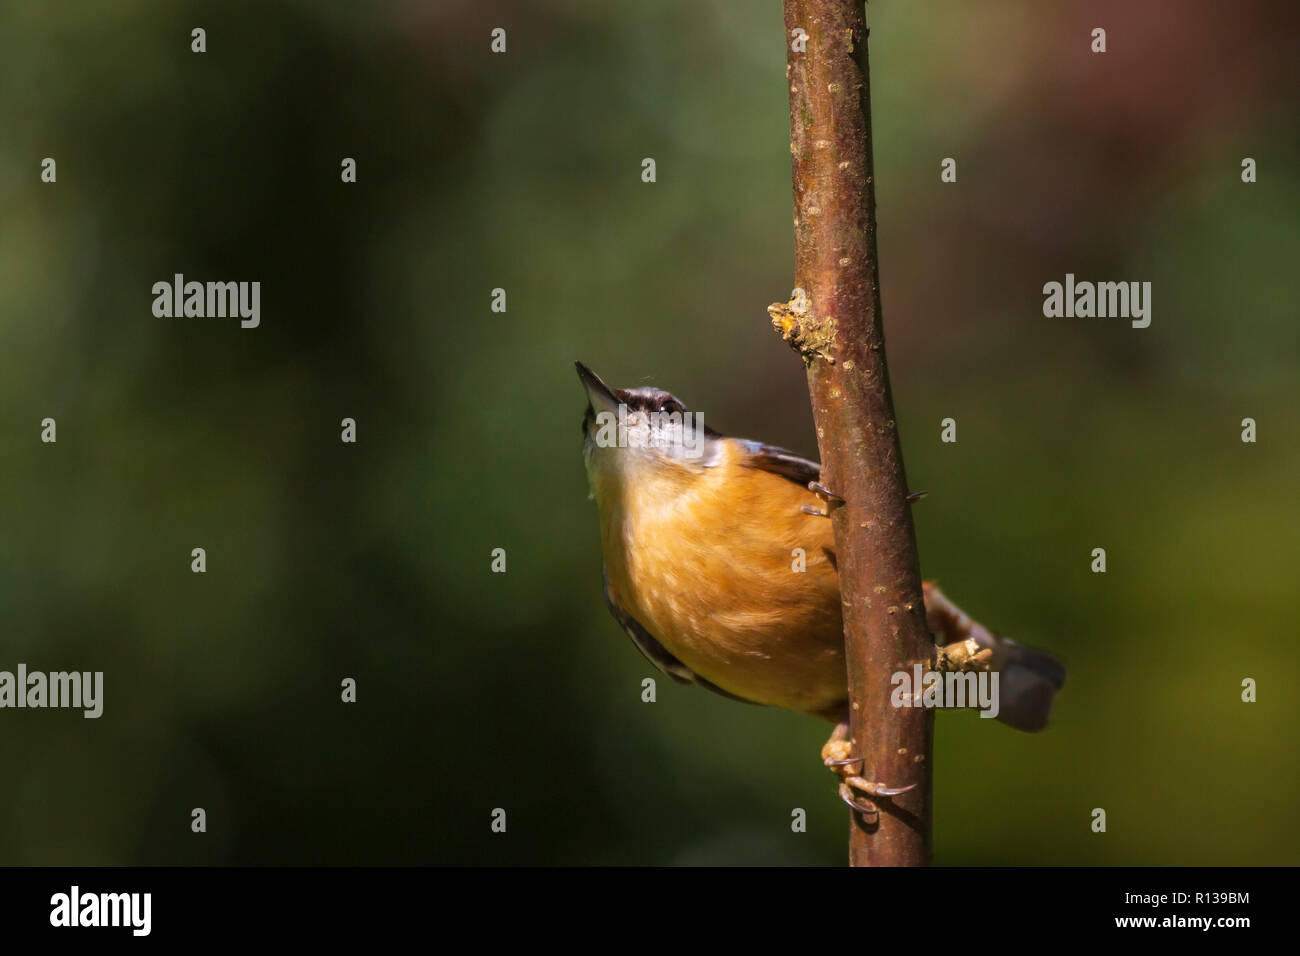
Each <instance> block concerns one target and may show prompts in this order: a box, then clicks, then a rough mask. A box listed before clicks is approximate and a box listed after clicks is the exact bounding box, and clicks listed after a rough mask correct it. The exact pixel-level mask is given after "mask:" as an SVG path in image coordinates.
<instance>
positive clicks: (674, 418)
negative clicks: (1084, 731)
mask: <svg viewBox="0 0 1300 956" xmlns="http://www.w3.org/2000/svg"><path fill="white" fill-rule="evenodd" d="M576 364H577V369H578V377H579V378H580V379H581V380H582V384H583V386H584V387H585V388H586V391H587V398H588V401H589V403H588V406H587V411H586V416H585V418H584V419H583V425H582V430H583V437H584V439H585V445H584V450H583V451H584V458H585V460H586V466H587V476H588V479H589V480H590V483H591V491H592V495H593V497H594V498H595V499H596V505H597V508H598V510H599V512H600V540H601V549H602V552H603V555H604V572H605V574H604V577H605V599H606V601H607V602H608V604H609V609H610V611H611V612H612V613H613V615H614V617H615V618H616V619H617V620H618V622H619V623H620V624H621V625H622V626H623V628H624V630H626V631H627V633H628V634H629V635H630V636H631V638H632V640H633V641H634V642H635V643H636V645H637V647H638V648H640V650H641V652H642V653H643V654H644V655H645V656H646V657H647V658H649V659H650V661H651V662H652V663H653V664H654V665H655V666H656V667H658V668H659V669H660V670H661V671H663V672H664V673H666V674H668V675H670V676H671V677H673V678H674V679H676V680H678V681H681V682H684V683H693V684H699V685H700V686H703V687H707V688H708V689H709V690H713V691H716V692H718V693H720V694H723V695H724V696H726V697H731V698H733V699H736V700H741V701H748V702H751V703H757V704H771V705H774V706H777V707H784V708H786V709H787V710H793V711H798V712H800V713H805V714H813V715H816V716H818V717H822V718H825V719H827V720H830V721H832V722H835V723H837V724H839V726H837V728H836V731H835V733H834V734H832V737H831V740H830V741H828V743H827V745H826V747H825V748H824V749H823V760H824V762H825V763H826V764H827V766H830V767H832V768H833V769H835V770H836V771H837V772H838V773H839V774H840V776H841V777H842V778H843V779H844V781H845V784H843V785H841V795H842V796H844V798H845V800H846V802H848V803H850V804H851V805H853V806H855V807H857V808H858V809H860V810H864V811H867V812H870V811H871V810H873V809H874V808H873V807H872V806H871V804H870V803H869V802H866V803H865V805H864V802H863V801H861V800H855V799H854V793H853V791H858V792H861V793H864V794H866V795H868V796H889V795H892V794H894V793H900V792H902V790H900V789H889V788H886V787H884V786H883V785H876V784H872V783H870V782H869V781H867V780H865V779H864V778H863V777H862V776H859V775H858V774H857V773H855V772H853V767H854V766H855V765H856V764H858V763H860V761H859V760H855V759H854V758H852V757H851V756H850V754H849V751H850V747H849V744H848V737H847V724H846V723H845V721H846V720H847V708H848V691H847V675H846V672H845V667H844V633H843V624H842V620H841V614H840V584H839V576H838V574H837V571H836V564H835V539H834V535H833V533H832V530H831V522H830V521H828V520H826V515H827V513H828V512H829V510H830V508H831V507H832V506H833V505H834V504H835V503H837V501H838V500H839V499H838V498H837V496H836V495H834V493H833V492H831V491H829V490H828V489H826V488H824V487H823V486H822V485H821V483H820V482H821V466H820V465H819V464H817V463H816V462H814V461H809V460H808V459H806V458H801V457H799V456H798V455H795V454H794V453H792V452H789V451H786V450H785V449H783V448H777V447H775V446H772V445H767V444H764V443H762V442H757V441H748V440H745V439H740V438H728V437H727V436H725V435H722V434H719V433H718V432H716V431H714V430H713V429H712V428H709V427H707V426H705V425H704V423H703V420H702V417H701V416H698V415H696V414H694V413H692V412H690V411H688V410H687V409H686V407H685V406H684V405H683V404H682V403H681V402H680V401H679V400H678V399H677V398H675V397H674V396H673V395H671V394H669V393H668V392H665V391H663V390H662V389H658V388H629V389H612V388H609V387H608V386H607V385H605V383H604V382H602V381H601V380H600V379H599V378H598V377H597V376H596V375H595V374H594V373H593V372H592V371H591V370H590V369H588V368H586V367H585V366H584V365H582V364H581V363H576ZM797 549H802V550H801V551H799V550H797ZM799 554H802V555H803V556H804V557H803V567H802V568H801V569H800V570H802V573H795V571H794V567H795V565H794V562H793V561H792V556H797V555H799ZM924 590H925V606H926V620H927V624H928V626H929V629H930V630H931V632H932V633H935V634H937V635H941V636H942V639H943V640H942V642H941V644H940V645H939V646H937V647H936V650H935V661H934V663H935V665H936V666H937V667H939V668H941V669H948V670H955V671H967V672H971V671H985V672H989V673H996V674H997V675H998V677H999V678H1000V680H999V683H998V685H997V686H998V693H999V697H1000V701H999V705H998V713H997V717H998V719H999V720H1001V721H1003V722H1004V723H1007V724H1010V725H1011V726H1013V727H1016V728H1019V729H1021V730H1031V731H1032V730H1040V729H1042V728H1043V727H1044V726H1045V725H1046V723H1047V717H1048V712H1049V710H1050V707H1051V702H1052V697H1053V695H1054V694H1055V693H1056V691H1057V690H1059V689H1060V687H1061V686H1062V684H1063V683H1064V680H1065V670H1064V668H1063V667H1062V666H1061V664H1060V663H1059V662H1057V661H1056V660H1055V659H1054V658H1052V657H1050V656H1048V655H1047V654H1044V653H1042V652H1041V651H1036V650H1033V649H1032V648H1028V647H1025V646H1023V645H1020V644H1017V643H1015V642H1014V641H1011V640H1009V639H1007V638H1003V637H997V636H995V635H993V634H992V633H990V632H989V631H988V630H987V629H985V628H984V627H983V626H982V625H980V624H978V623H977V622H975V621H973V620H972V619H971V618H970V617H968V616H967V615H966V614H965V613H964V612H962V611H961V610H960V609H959V608H958V607H957V606H956V605H954V604H952V602H951V601H949V600H948V599H947V597H945V596H944V594H943V593H942V592H941V591H939V589H938V588H937V587H935V586H934V585H933V584H932V583H931V582H926V583H925V585H924ZM849 787H852V788H853V790H850V789H848V788H849ZM903 789H908V788H903Z"/></svg>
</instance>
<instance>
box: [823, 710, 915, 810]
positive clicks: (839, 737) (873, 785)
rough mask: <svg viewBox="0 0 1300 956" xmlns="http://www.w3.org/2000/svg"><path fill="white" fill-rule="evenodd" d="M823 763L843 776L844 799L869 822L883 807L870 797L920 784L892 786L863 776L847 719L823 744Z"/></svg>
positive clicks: (889, 795)
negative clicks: (850, 736)
mask: <svg viewBox="0 0 1300 956" xmlns="http://www.w3.org/2000/svg"><path fill="white" fill-rule="evenodd" d="M822 763H824V764H825V765H826V766H827V767H829V768H830V769H831V770H833V771H835V773H836V774H837V775H838V776H839V778H840V799H841V800H843V801H844V802H845V803H847V804H848V805H849V806H850V807H852V808H853V809H854V810H857V811H858V812H859V813H861V814H862V816H863V819H864V820H865V821H866V822H867V823H873V822H875V819H876V818H877V817H878V816H879V814H880V808H879V807H877V806H876V805H875V804H874V803H873V802H872V800H871V799H870V798H873V797H874V798H879V797H895V796H898V794H900V793H907V791H909V790H911V789H912V788H913V787H915V786H916V784H914V783H913V784H909V785H908V786H906V787H890V786H888V785H886V784H884V783H880V782H877V781H871V780H868V779H867V778H866V777H864V776H862V775H861V774H862V771H863V766H862V758H861V757H855V756H853V741H852V740H850V739H849V725H848V723H847V722H846V721H845V722H841V723H839V724H838V725H836V727H835V730H834V731H832V732H831V736H830V739H829V740H827V741H826V744H825V746H823V747H822ZM863 795H865V796H863Z"/></svg>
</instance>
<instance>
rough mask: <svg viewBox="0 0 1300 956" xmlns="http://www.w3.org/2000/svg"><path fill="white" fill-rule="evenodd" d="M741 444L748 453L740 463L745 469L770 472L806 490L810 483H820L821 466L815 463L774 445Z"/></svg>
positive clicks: (751, 442) (749, 442)
mask: <svg viewBox="0 0 1300 956" xmlns="http://www.w3.org/2000/svg"><path fill="white" fill-rule="evenodd" d="M741 444H742V445H743V446H744V447H745V451H746V452H748V455H747V456H746V458H745V460H744V461H743V462H742V464H743V465H744V466H745V467H746V468H757V469H759V470H760V471H770V472H771V473H772V474H774V475H780V476H781V477H782V478H786V479H789V480H790V481H793V482H794V483H795V484H797V485H799V486H801V487H803V488H807V487H808V482H810V481H821V477H822V466H821V465H819V464H818V463H817V462H815V461H809V460H808V459H807V458H801V457H800V456H798V455H796V454H795V453H794V452H792V451H788V450H787V449H785V448H778V447H777V446H776V445H765V444H763V443H762V442H757V441H742V442H741Z"/></svg>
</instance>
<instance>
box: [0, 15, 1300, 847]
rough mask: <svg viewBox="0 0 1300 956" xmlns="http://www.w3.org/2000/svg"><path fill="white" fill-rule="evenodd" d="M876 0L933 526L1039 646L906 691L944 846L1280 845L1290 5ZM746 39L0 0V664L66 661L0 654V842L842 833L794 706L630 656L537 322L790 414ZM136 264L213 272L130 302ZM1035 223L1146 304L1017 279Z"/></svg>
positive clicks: (617, 24)
mask: <svg viewBox="0 0 1300 956" xmlns="http://www.w3.org/2000/svg"><path fill="white" fill-rule="evenodd" d="M869 19H870V23H871V27H872V38H871V73H872V85H873V104H874V126H875V135H876V139H875V158H876V176H877V184H878V199H879V226H880V242H881V276H882V282H883V298H884V308H885V321H886V330H887V335H888V343H889V357H890V361H891V369H892V377H893V384H894V392H895V400H896V403H897V406H898V414H899V420H900V426H901V429H902V437H903V443H904V451H905V455H906V462H907V468H908V474H909V479H910V482H911V485H912V487H915V488H924V489H927V490H928V491H929V492H930V496H929V498H928V499H927V500H926V501H925V502H924V504H922V505H921V506H919V508H918V511H917V517H918V522H919V536H920V547H921V555H922V564H923V569H924V572H925V574H926V576H927V577H930V578H935V579H937V580H939V581H940V582H941V583H942V584H943V586H944V588H945V590H947V591H948V593H949V594H951V595H952V596H953V597H954V598H955V599H956V600H958V601H959V602H961V603H962V604H963V605H964V606H965V607H966V608H967V609H968V610H970V611H971V612H972V613H973V614H975V615H976V616H978V617H980V618H981V619H983V620H984V621H985V622H986V623H988V624H990V625H991V626H993V627H995V628H997V629H999V630H1001V631H1003V632H1004V633H1008V634H1011V635H1013V636H1015V637H1017V638H1019V639H1021V640H1023V641H1025V642H1027V643H1032V644H1036V645H1039V646H1042V647H1044V648H1047V649H1050V650H1052V651H1054V652H1055V653H1057V654H1058V655H1059V656H1061V657H1062V658H1064V659H1065V660H1066V661H1067V662H1068V665H1069V668H1070V677H1069V682H1068V684H1067V686H1066V689H1065V691H1064V693H1063V694H1062V695H1061V697H1060V698H1059V699H1058V705H1057V708H1056V712H1055V715H1054V724H1053V726H1052V727H1051V728H1050V729H1049V731H1047V732H1045V733H1043V734H1040V735H1036V736H1029V735H1020V734H1017V733H1015V732H1014V731H1011V730H1009V729H1007V728H1005V727H1003V726H1001V725H991V724H990V722H987V721H980V720H979V719H978V718H976V717H975V716H974V715H973V714H969V713H967V714H948V715H940V718H939V721H938V737H937V749H936V761H937V773H936V794H935V806H936V832H935V845H936V860H937V862H940V863H947V864H974V863H995V864H1061V863H1087V864H1125V863H1127V864H1131V863H1160V864H1202V863H1203V864H1209V863H1215V864H1250V863H1266V864H1295V863H1300V852H1297V851H1298V848H1300V840H1298V839H1297V837H1298V835H1300V822H1298V821H1297V816H1296V814H1295V813H1294V807H1295V804H1296V802H1297V799H1298V798H1300V786H1298V780H1297V770H1298V769H1300V758H1298V757H1297V753H1296V726H1297V721H1298V718H1300V708H1297V703H1296V693H1295V692H1296V684H1297V676H1298V675H1297V666H1296V653H1295V648H1296V636H1297V629H1296V620H1297V618H1296V611H1295V601H1296V574H1297V570H1300V535H1298V534H1297V531H1298V530H1300V501H1298V500H1297V486H1298V485H1297V476H1298V475H1300V442H1298V441H1297V439H1298V438H1300V434H1298V432H1300V428H1298V423H1297V397H1296V392H1297V385H1298V384H1300V373H1298V372H1297V361H1298V360H1300V331H1297V329H1298V328H1300V323H1297V314H1296V302H1297V292H1298V291H1300V289H1298V285H1300V283H1298V280H1297V273H1298V270H1297V268H1296V264H1297V261H1298V259H1300V238H1298V231H1297V209H1298V208H1300V142H1298V139H1297V123H1296V117H1297V116H1298V115H1300V68H1298V67H1297V60H1296V57H1295V48H1296V37H1297V26H1300V13H1298V9H1297V8H1296V7H1295V6H1294V5H1293V4H1284V3H1280V2H1279V3H1275V4H1266V3H1262V2H1240V3H1236V4H1233V5H1232V9H1231V12H1230V13H1229V12H1227V11H1226V10H1225V9H1224V8H1223V6H1222V5H1221V4H1218V3H1210V2H1186V0H1148V2H1143V3H1121V2H1096V0H1089V2H1070V3H1053V4H1043V3H1033V2H1030V0H1018V2H1011V0H1003V2H982V3H978V4H975V3H969V2H963V0H942V2H940V0H931V2H926V3H917V2H903V0H877V2H874V3H872V4H871V9H870V11H869ZM497 26H501V27H504V28H506V30H507V53H505V54H504V55H493V54H492V53H491V52H490V51H489V31H490V30H491V29H492V28H493V27H497ZM1095 26H1102V27H1104V28H1106V30H1107V31H1108V46H1109V51H1108V52H1107V53H1106V54H1104V55H1094V54H1092V53H1091V52H1090V50H1089V45H1090V37H1089V33H1090V31H1091V29H1092V28H1093V27H1095ZM194 27H203V28H204V29H206V31H207V44H208V52H207V53H205V54H202V55H198V54H194V53H191V52H190V30H191V29H192V28H194ZM783 42H784V35H783V23H782V15H781V11H780V5H779V3H777V2H776V0H765V2H757V0H677V2H659V3H653V4H626V3H621V4H620V3H608V2H594V0H590V2H578V0H570V2H548V3H524V2H513V3H511V2H498V3H486V2H469V0H464V2H450V0H449V2H417V0H405V2H393V0H387V2H372V3H365V4H360V3H334V2H322V0H279V2H257V3H253V2H246V0H243V2H241V0H232V2H228V0H223V2H220V3H218V2H215V0H213V2H188V3H185V2H180V3H177V2H162V0H137V2H129V3H114V4H103V3H97V2H92V0H69V2H63V3H57V4H42V3H16V2H8V0H7V2H4V3H2V4H0V62H3V63H4V75H5V82H4V83H3V84H0V124H2V125H3V130H4V135H3V137H0V669H9V670H13V669H14V668H15V667H16V665H17V663H18V662H20V661H21V662H25V663H26V664H27V665H28V666H29V667H30V668H32V669H41V670H47V671H48V670H61V669H76V670H102V671H104V672H105V684H106V690H105V712H104V716H103V717H102V718H101V719H99V720H98V721H92V720H84V719H82V717H81V716H80V714H79V713H76V712H67V711H29V710H25V711H15V710H6V711H0V863H7V864H45V863H77V864H123V863H276V864H279V863H455V864H508V863H529V864H546V863H564V864H575V863H579V864H580V863H618V864H621V863H648V864H729V863H765V864H766V863H782V864H838V863H842V862H843V861H844V860H845V859H846V834H847V827H848V821H847V813H846V811H845V809H844V808H843V806H842V805H841V804H840V803H839V801H838V800H837V799H836V796H835V792H834V786H833V784H832V778H831V777H830V775H829V774H827V772H826V771H825V770H824V769H823V768H822V767H821V766H820V764H819V762H818V758H817V752H818V748H819V747H820V745H821V743H822V740H823V739H824V736H825V733H826V729H827V728H826V727H825V726H824V725H823V724H821V723H819V722H817V721H815V720H813V719H811V718H807V717H800V716H796V715H793V714H787V713H784V712H779V711H775V710H768V709H761V708H753V707H743V706H740V705H737V704H733V703H730V702H728V701H725V700H723V699H721V698H718V697H715V696H713V695H710V694H706V693H703V692H700V691H698V690H693V689H691V688H685V687H679V686H677V685H675V684H673V683H672V682H671V681H668V680H660V682H659V697H658V702H657V703H655V704H653V705H650V704H643V703H642V702H641V700H640V681H641V679H642V678H643V677H645V676H649V675H651V674H652V673H653V672H652V671H651V670H650V669H649V665H648V664H646V663H645V662H644V661H643V659H642V658H641V656H640V655H639V654H638V653H637V652H636V651H635V649H634V648H633V647H632V645H631V643H630V642H629V641H628V640H627V639H626V637H625V636H624V635H623V634H622V632H621V631H620V630H619V628H618V626H617V625H616V624H615V623H614V621H613V620H612V619H611V618H610V617H609V615H608V613H607V612H606V609H605V606H604V601H603V599H602V596H601V583H600V556H599V551H598V536H597V522H596V515H595V510H594V505H593V503H592V502H590V501H589V500H588V499H587V484H586V479H585V475H584V473H583V467H582V461H581V446H580V438H579V428H578V424H579V421H580V419H581V415H582V411H583V407H584V399H583V396H582V392H581V390H580V388H579V386H578V383H577V381H576V379H575V377H574V375H573V366H572V362H573V360H574V359H575V358H580V359H582V360H583V361H585V362H587V363H588V364H590V365H591V366H592V367H593V368H595V369H596V370H597V371H598V372H600V373H601V374H602V375H603V376H605V377H606V378H607V380H609V381H610V382H611V383H613V384H616V385H635V384H647V383H654V384H656V385H660V386H662V387H665V388H668V389H670V390H672V391H674V392H675V393H676V394H678V395H679V396H680V397H682V398H683V399H684V400H685V401H686V402H687V403H688V404H689V405H691V406H693V407H695V408H697V409H699V410H702V411H704V412H705V414H706V417H707V420H708V421H709V423H710V424H711V425H713V426H715V427H717V428H720V429H722V430H723V431H726V432H729V433H732V434H739V435H742V436H746V437H753V438H762V439H765V440H768V441H772V442H777V443H780V444H783V445H786V446H788V447H791V448H793V449H796V450H798V451H800V452H802V453H805V454H809V455H815V453H816V446H815V443H814V440H813V433H812V424H811V416H810V413H809V411H808V403H807V392H806V383H805V380H804V375H803V371H802V368H801V366H800V363H799V361H798V359H797V357H796V356H795V355H794V354H793V353H792V352H791V351H790V350H789V349H788V348H787V347H786V346H785V345H784V344H783V343H781V342H780V340H779V339H778V338H777V337H776V336H775V335H774V334H773V332H772V331H771V329H770V326H769V323H768V318H767V315H766V313H765V307H766V306H767V305H768V303H770V302H773V301H784V300H785V299H786V298H787V297H788V294H789V291H790V287H791V285H792V281H793V277H792V275H791V269H792V265H793V250H792V236H791V215H792V204H791V198H790V158H789V151H788V118H787V112H786V111H787V103H786V91H785V86H784V79H783V76H784V68H785V57H784V52H783ZM46 156H50V157H53V158H55V159H56V161H57V163H58V182H57V183H56V184H54V185H47V184H42V183H41V182H40V179H39V173H40V161H41V160H42V158H44V157H46ZM949 156H950V157H954V158H956V159H957V161H958V181H957V183H955V184H942V183H941V182H940V180H939V167H940V161H941V160H942V159H943V158H944V157H949ZM1246 156H1249V157H1253V158H1255V159H1256V161H1257V163H1258V170H1259V172H1258V176H1259V181H1258V183H1256V184H1254V185H1246V184H1243V183H1242V182H1241V178H1240V171H1241V166H1240V164H1241V160H1242V158H1243V157H1246ZM343 157H355V158H356V160H357V163H358V178H359V181H358V182H357V183H356V184H355V185H344V184H342V183H341V182H340V175H339V174H340V162H341V160H342V158H343ZM644 157H653V158H654V159H655V160H656V162H657V168H658V181H657V182H655V183H654V184H645V183H643V182H642V181H641V178H640V172H641V160H642V159H643V158H644ZM176 272H182V273H184V274H185V275H186V276H187V277H190V278H194V279H199V280H245V281H250V280H259V281H261V283H262V324H261V327H260V328H258V329H256V330H242V329H240V328H239V326H238V322H237V321H235V320H230V319H183V318H182V319H159V318H155V317H154V316H153V315H152V312H151V304H152V293H151V286H152V284H153V283H154V282H156V281H159V280H165V279H170V277H171V276H172V275H173V274H174V273H176ZM1066 272H1073V273H1075V274H1076V275H1077V276H1079V277H1080V278H1081V279H1094V280H1097V279H1111V280H1147V281H1151V282H1152V283H1153V286H1154V288H1153V321H1152V325H1151V327H1150V328H1148V329H1145V330H1136V329H1132V328H1130V327H1129V325H1128V323H1127V322H1123V321H1115V320H1099V319H1054V320H1052V319H1045V318H1044V317H1043V315H1042V311H1041V310H1042V292H1041V289H1042V286H1043V284H1044V283H1045V282H1048V281H1052V280H1056V281H1060V280H1062V279H1063V277H1064V275H1065V273H1066ZM498 287H500V288H504V289H506V291H507V312H506V313H504V314H497V313H493V312H491V311H490V308H489V306H490V299H491V290H492V289H494V288H498ZM47 416H51V417H54V418H55V419H56V420H57V422H58V442H57V444H54V445H48V444H42V443H41V442H40V440H39V432H40V421H41V419H43V418H45V417H47ZM345 416H351V417H354V418H355V419H356V420H357V422H358V442H357V444H355V445H345V444H343V443H341V442H340V440H339V431H340V428H339V422H340V419H342V418H343V417H345ZM945 417H953V418H955V419H956V420H957V422H958V442H957V443H956V444H943V443H941V442H940V440H939V431H940V426H939V423H940V420H941V419H942V418H945ZM1244 417H1253V418H1255V419H1256V420H1257V422H1258V428H1259V440H1258V442H1257V443H1256V444H1243V443H1242V441H1241V439H1240V432H1241V420H1242V419H1243V418H1244ZM194 547H204V548H206V550H207V555H208V571H207V573H206V574H203V575H197V574H193V573H191V571H190V551H191V549H192V548H194ZM497 547H503V548H505V549H507V555H508V571H507V573H505V574H492V573H490V570H489V564H490V553H491V551H492V549H493V548H497ZM1094 547H1104V548H1106V550H1107V554H1108V568H1109V570H1108V572H1107V573H1106V574H1104V575H1102V574H1093V573H1091V572H1090V570H1089V565H1090V552H1091V550H1092V549H1093V548H1094ZM344 677H353V678H355V679H356V680H357V682H358V702H357V703H356V704H355V705H344V704H343V703H341V702H340V690H339V687H340V681H341V680H342V679H343V678H344ZM1245 677H1252V678H1254V679H1255V680H1257V681H1258V686H1259V691H1258V694H1259V700H1258V702H1257V703H1255V704H1244V703H1242V702H1241V700H1240V694H1241V681H1242V679H1243V678H1245ZM194 807H203V808H205V810H206V811H207V814H208V832H207V833H206V834H204V835H201V836H199V835H195V834H193V833H191V831H190V810H191V808H194ZM496 807H502V808H505V809H506V810H507V812H508V818H507V819H508V832H507V834H505V835H494V834H492V833H491V832H490V830H489V818H490V813H491V811H492V810H493V808H496ZM796 807H802V808H805V809H806V810H807V812H808V819H809V825H808V832H807V833H806V834H795V833H792V832H791V828H790V816H791V811H792V809H793V808H796ZM1094 807H1104V808H1105V809H1106V810H1107V813H1108V831H1107V832H1106V833H1105V834H1104V835H1100V834H1095V833H1093V832H1092V831H1091V829H1090V826H1089V824H1090V822H1091V816H1090V814H1091V810H1092V808H1094Z"/></svg>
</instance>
